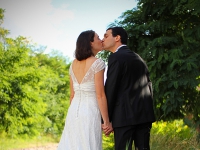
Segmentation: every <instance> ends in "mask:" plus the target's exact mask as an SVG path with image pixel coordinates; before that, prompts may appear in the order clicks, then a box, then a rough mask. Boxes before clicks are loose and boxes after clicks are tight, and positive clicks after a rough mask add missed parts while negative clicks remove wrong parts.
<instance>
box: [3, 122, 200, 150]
mask: <svg viewBox="0 0 200 150" xmlns="http://www.w3.org/2000/svg"><path fill="white" fill-rule="evenodd" d="M196 137H197V132H196V131H195V130H194V129H191V128H189V127H188V126H186V125H184V123H183V121H182V120H175V121H173V122H163V121H159V122H155V123H153V127H152V130H151V140H150V147H151V150H200V143H197V140H196ZM58 141H59V138H58V137H57V139H55V137H52V136H38V137H34V138H30V137H26V136H25V135H24V136H23V137H19V138H17V139H14V138H13V139H12V138H7V137H6V133H1V134H0V150H13V149H22V148H28V147H39V146H44V145H47V144H49V143H57V142H58ZM103 150H114V134H113V133H112V134H111V135H110V136H109V137H106V136H105V135H104V134H103Z"/></svg>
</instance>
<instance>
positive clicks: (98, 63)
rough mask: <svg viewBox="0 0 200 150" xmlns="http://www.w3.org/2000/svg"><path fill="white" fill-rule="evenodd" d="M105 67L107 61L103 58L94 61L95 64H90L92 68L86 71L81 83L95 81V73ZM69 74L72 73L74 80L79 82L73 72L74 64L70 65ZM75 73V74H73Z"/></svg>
mask: <svg viewBox="0 0 200 150" xmlns="http://www.w3.org/2000/svg"><path fill="white" fill-rule="evenodd" d="M104 68H105V63H104V61H103V60H101V59H97V60H95V61H94V62H93V64H92V65H91V66H90V68H89V69H88V71H87V72H86V74H85V76H84V77H83V79H82V81H81V83H80V84H83V83H85V82H89V81H94V75H95V74H96V73H97V72H99V71H101V70H103V69H104ZM69 74H70V75H71V77H72V80H73V82H77V83H78V81H77V79H76V77H75V75H74V73H73V70H72V64H71V66H70V69H69ZM72 74H73V75H72Z"/></svg>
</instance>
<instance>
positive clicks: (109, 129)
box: [102, 122, 113, 136]
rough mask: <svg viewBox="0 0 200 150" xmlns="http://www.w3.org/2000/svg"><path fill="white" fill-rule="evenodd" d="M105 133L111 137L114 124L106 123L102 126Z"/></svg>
mask: <svg viewBox="0 0 200 150" xmlns="http://www.w3.org/2000/svg"><path fill="white" fill-rule="evenodd" d="M102 129H103V132H104V134H105V135H106V136H109V135H110V133H111V132H112V131H113V127H112V123H110V122H109V123H104V124H103V125H102Z"/></svg>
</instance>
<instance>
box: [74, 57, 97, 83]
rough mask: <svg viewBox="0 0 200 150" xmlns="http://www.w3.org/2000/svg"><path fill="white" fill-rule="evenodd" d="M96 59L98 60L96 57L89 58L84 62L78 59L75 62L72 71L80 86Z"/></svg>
mask: <svg viewBox="0 0 200 150" xmlns="http://www.w3.org/2000/svg"><path fill="white" fill-rule="evenodd" d="M96 59H97V58H95V57H89V58H87V59H85V60H82V61H78V60H77V59H75V60H74V61H73V65H72V70H73V73H74V76H75V77H76V80H77V82H78V83H79V84H80V83H81V82H82V80H83V78H84V76H85V74H86V73H87V71H88V70H89V68H90V67H91V65H92V64H93V62H94V61H95V60H96Z"/></svg>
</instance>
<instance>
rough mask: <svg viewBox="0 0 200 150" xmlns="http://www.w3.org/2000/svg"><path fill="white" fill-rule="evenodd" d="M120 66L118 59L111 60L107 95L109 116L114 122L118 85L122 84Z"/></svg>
mask: <svg viewBox="0 0 200 150" xmlns="http://www.w3.org/2000/svg"><path fill="white" fill-rule="evenodd" d="M119 77H120V64H119V61H118V60H117V59H114V58H109V60H108V71H107V79H106V83H105V93H106V98H107V101H108V114H109V119H110V121H111V122H112V113H113V110H114V107H115V104H116V101H117V93H118V89H119V87H118V84H119V82H120V80H119V79H120V78H119Z"/></svg>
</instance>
